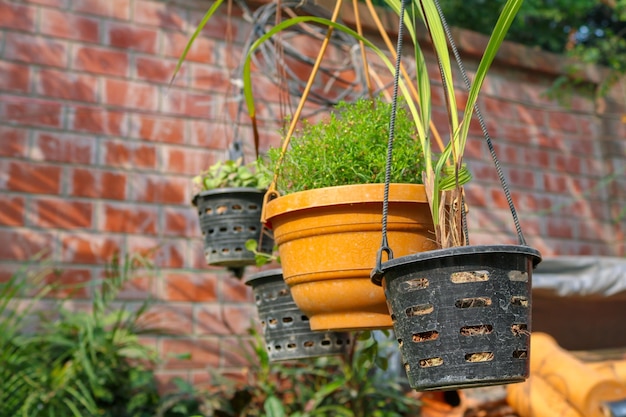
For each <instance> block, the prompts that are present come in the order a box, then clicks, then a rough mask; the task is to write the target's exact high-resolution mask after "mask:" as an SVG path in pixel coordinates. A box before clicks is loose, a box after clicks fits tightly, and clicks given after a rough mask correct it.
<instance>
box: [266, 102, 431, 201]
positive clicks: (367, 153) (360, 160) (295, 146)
mask: <svg viewBox="0 0 626 417" xmlns="http://www.w3.org/2000/svg"><path fill="white" fill-rule="evenodd" d="M390 115H391V104H390V103H386V102H384V101H383V100H382V99H380V98H377V99H373V100H372V99H368V98H361V99H358V100H357V101H355V102H350V103H346V102H342V103H340V104H339V105H338V106H337V107H336V111H334V112H333V113H331V114H330V117H329V118H328V119H327V120H325V121H323V122H321V123H316V124H313V123H309V122H307V121H304V122H303V125H302V128H301V129H299V130H298V131H296V132H295V134H294V135H293V136H292V137H291V139H290V142H289V145H290V147H289V150H288V151H287V152H286V153H285V154H284V157H283V158H282V160H281V149H280V148H270V150H269V151H268V157H269V161H270V162H269V164H270V166H271V167H272V168H273V171H274V172H276V173H277V184H276V186H277V189H278V191H279V192H281V193H284V194H288V193H293V192H297V191H303V190H310V189H315V188H323V187H332V186H337V185H350V184H371V183H383V182H384V181H385V165H386V158H387V142H388V139H389V118H390ZM421 155H422V151H421V149H420V143H419V142H418V141H417V140H416V138H415V126H414V124H413V121H412V119H411V116H410V114H409V112H408V111H407V110H406V109H405V108H402V107H399V108H398V114H397V118H396V125H395V139H394V153H393V164H392V165H393V168H392V173H391V182H398V183H414V184H421V183H422V171H423V170H424V167H425V163H424V159H423V158H422V156H421Z"/></svg>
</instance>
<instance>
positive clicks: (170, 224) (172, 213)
mask: <svg viewBox="0 0 626 417" xmlns="http://www.w3.org/2000/svg"><path fill="white" fill-rule="evenodd" d="M164 214H165V229H164V230H163V234H164V235H166V236H184V237H197V238H199V237H200V236H201V234H200V224H199V222H198V214H197V213H196V211H195V210H194V209H193V208H191V207H186V208H184V209H181V208H176V207H165V208H164Z"/></svg>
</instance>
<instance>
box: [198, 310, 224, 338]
mask: <svg viewBox="0 0 626 417" xmlns="http://www.w3.org/2000/svg"><path fill="white" fill-rule="evenodd" d="M194 333H195V334H197V335H215V336H225V335H230V334H232V332H231V331H230V329H229V328H228V326H227V325H226V321H225V319H224V304H217V303H203V304H200V305H199V306H198V307H197V308H196V321H195V330H194Z"/></svg>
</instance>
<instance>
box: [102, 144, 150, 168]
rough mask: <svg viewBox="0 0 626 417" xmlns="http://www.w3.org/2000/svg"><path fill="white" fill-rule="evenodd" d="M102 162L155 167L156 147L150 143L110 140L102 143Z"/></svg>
mask: <svg viewBox="0 0 626 417" xmlns="http://www.w3.org/2000/svg"><path fill="white" fill-rule="evenodd" d="M102 147H103V148H104V150H103V155H104V164H105V165H110V166H115V167H122V168H144V169H155V168H156V166H157V154H156V147H155V146H154V145H152V144H146V143H141V142H129V141H123V140H110V141H106V142H104V143H103V146H102Z"/></svg>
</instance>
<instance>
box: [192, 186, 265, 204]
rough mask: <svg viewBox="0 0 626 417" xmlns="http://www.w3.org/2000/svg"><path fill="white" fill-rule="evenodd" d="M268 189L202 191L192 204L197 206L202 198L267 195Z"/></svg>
mask: <svg viewBox="0 0 626 417" xmlns="http://www.w3.org/2000/svg"><path fill="white" fill-rule="evenodd" d="M266 192H267V189H260V188H254V187H224V188H214V189H212V190H204V191H200V192H199V193H197V194H196V195H194V196H193V198H192V199H191V204H193V205H194V206H196V205H197V201H198V200H199V199H200V198H204V197H209V196H216V195H221V194H265V193H266Z"/></svg>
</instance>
